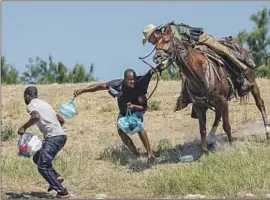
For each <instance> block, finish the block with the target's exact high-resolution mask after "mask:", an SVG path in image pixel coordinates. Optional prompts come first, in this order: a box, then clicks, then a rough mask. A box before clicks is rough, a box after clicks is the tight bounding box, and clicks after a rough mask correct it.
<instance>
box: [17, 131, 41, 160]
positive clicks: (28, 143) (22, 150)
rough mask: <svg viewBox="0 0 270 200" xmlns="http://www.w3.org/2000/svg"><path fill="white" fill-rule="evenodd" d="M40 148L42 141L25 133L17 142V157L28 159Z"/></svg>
mask: <svg viewBox="0 0 270 200" xmlns="http://www.w3.org/2000/svg"><path fill="white" fill-rule="evenodd" d="M41 147H42V141H41V140H40V139H39V138H38V136H36V135H34V134H32V133H28V132H25V133H24V134H23V135H20V138H19V140H18V155H19V156H23V157H27V158H30V157H31V156H33V155H35V153H36V152H37V151H39V150H40V149H41Z"/></svg>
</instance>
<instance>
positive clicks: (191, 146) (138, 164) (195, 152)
mask: <svg viewBox="0 0 270 200" xmlns="http://www.w3.org/2000/svg"><path fill="white" fill-rule="evenodd" d="M216 140H217V141H218V143H217V142H216V143H214V144H212V143H211V142H210V143H209V145H208V148H209V150H210V152H212V153H214V152H216V151H218V149H220V148H222V147H226V146H228V139H227V135H226V134H224V133H221V134H217V135H216ZM233 140H239V138H233ZM154 155H155V157H156V161H155V163H154V165H155V164H172V163H179V164H180V163H182V162H183V160H181V157H184V156H187V155H192V157H193V161H192V162H197V161H198V160H199V159H200V158H201V140H200V139H195V140H193V141H189V142H186V143H184V144H181V145H176V146H174V147H173V146H172V145H171V144H170V143H165V144H161V145H159V147H158V148H156V149H154ZM97 159H98V160H108V161H110V162H113V163H115V164H118V165H121V166H126V167H127V168H128V169H130V170H131V171H133V172H141V171H144V170H146V169H149V168H151V167H152V166H153V163H152V164H150V163H148V160H147V154H146V153H142V157H141V158H137V157H136V156H135V155H134V154H133V153H132V152H131V151H130V150H129V149H128V148H127V147H125V146H124V145H122V146H116V147H109V148H106V149H104V150H103V151H102V152H100V155H99V157H98V158H97Z"/></svg>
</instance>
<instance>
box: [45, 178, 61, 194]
mask: <svg viewBox="0 0 270 200" xmlns="http://www.w3.org/2000/svg"><path fill="white" fill-rule="evenodd" d="M57 180H58V181H59V182H60V183H63V182H64V178H63V177H62V176H58V177H57ZM52 190H53V187H52V186H51V185H50V186H49V188H48V190H47V191H48V192H50V191H52Z"/></svg>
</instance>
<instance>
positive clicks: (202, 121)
mask: <svg viewBox="0 0 270 200" xmlns="http://www.w3.org/2000/svg"><path fill="white" fill-rule="evenodd" d="M194 109H195V111H196V115H197V117H198V120H199V126H200V134H201V140H202V154H208V153H209V151H208V148H207V142H206V110H207V109H206V108H204V107H199V106H197V105H194Z"/></svg>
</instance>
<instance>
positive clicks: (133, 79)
mask: <svg viewBox="0 0 270 200" xmlns="http://www.w3.org/2000/svg"><path fill="white" fill-rule="evenodd" d="M153 73H154V70H149V71H148V72H147V73H146V74H145V75H144V76H136V73H135V71H134V70H132V69H127V70H126V71H125V72H124V79H114V80H112V81H109V82H103V83H97V84H93V85H90V86H89V87H87V88H84V89H80V90H75V91H74V96H75V97H76V96H78V95H80V94H82V93H86V92H96V91H99V90H108V92H109V94H110V95H111V96H113V97H116V98H117V101H118V107H119V115H118V118H117V120H118V119H119V118H120V117H123V116H125V115H126V112H127V108H129V109H130V110H131V113H133V114H135V115H136V116H137V117H138V118H140V119H141V120H142V121H143V114H144V113H145V111H146V109H147V98H146V93H147V89H148V85H149V83H150V80H151V78H152V75H153ZM117 129H118V134H119V136H120V137H121V139H122V141H123V143H124V144H125V145H126V146H127V147H128V148H129V149H130V150H131V151H132V152H133V153H134V154H135V155H137V156H140V153H139V151H138V150H137V149H136V147H135V145H134V143H133V142H132V140H131V138H130V137H129V136H128V135H127V134H125V133H124V132H123V131H122V130H121V129H120V128H119V127H117ZM138 134H139V137H140V139H141V141H142V143H143V145H144V147H145V148H146V150H147V153H148V159H149V161H150V162H151V161H153V160H154V155H153V152H152V149H151V147H150V144H149V140H148V137H147V133H146V131H145V130H142V131H140V132H138Z"/></svg>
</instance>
